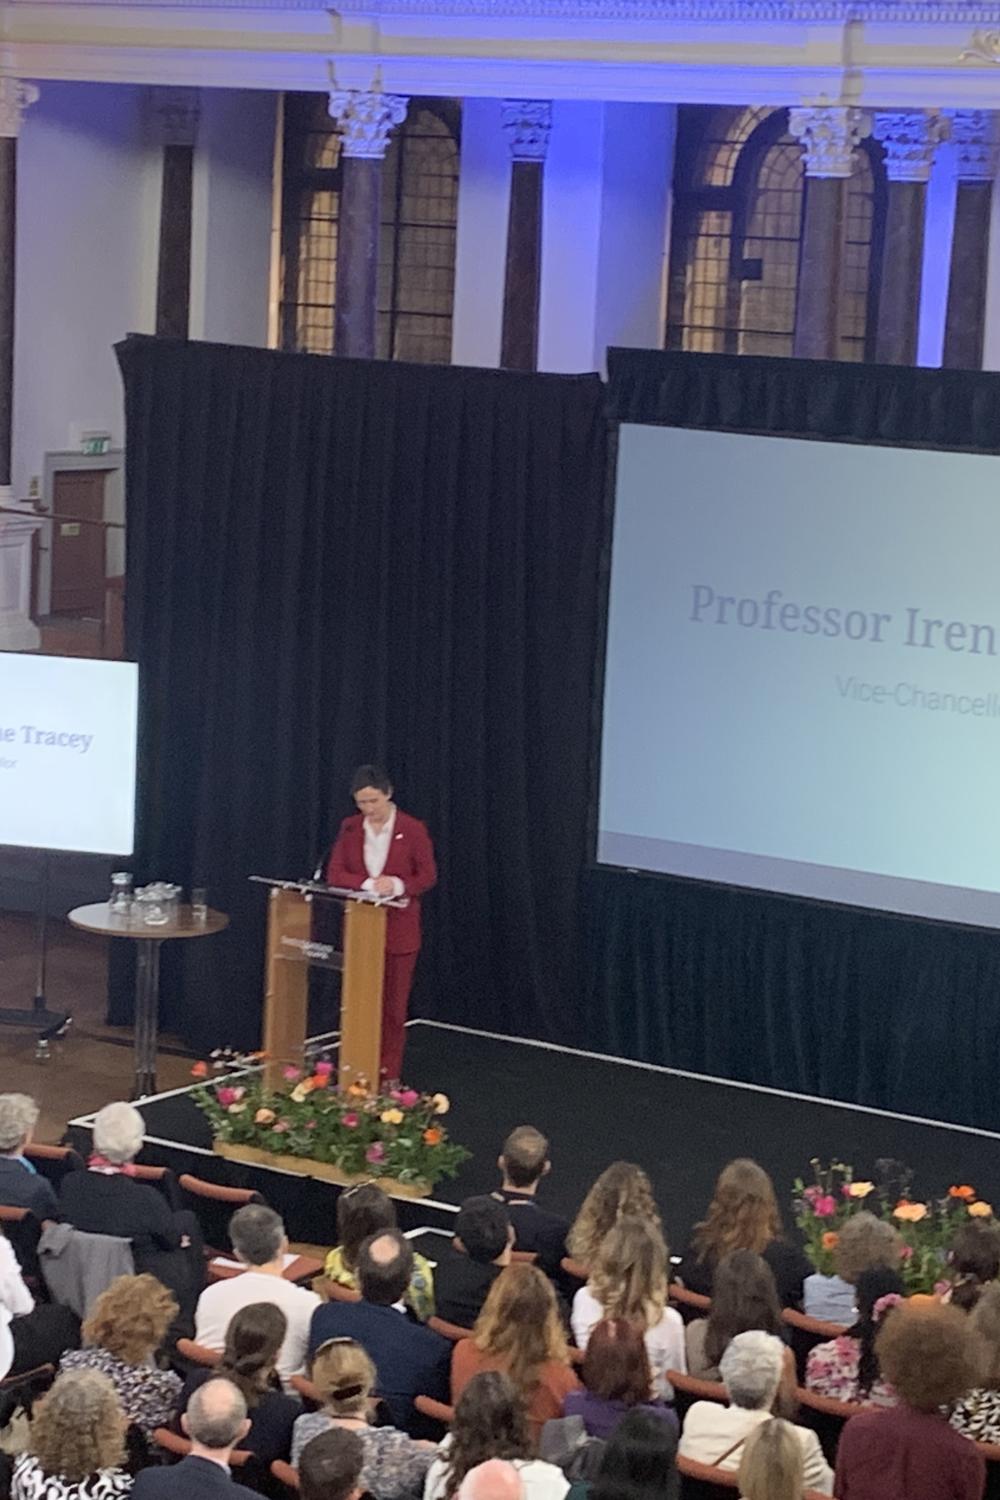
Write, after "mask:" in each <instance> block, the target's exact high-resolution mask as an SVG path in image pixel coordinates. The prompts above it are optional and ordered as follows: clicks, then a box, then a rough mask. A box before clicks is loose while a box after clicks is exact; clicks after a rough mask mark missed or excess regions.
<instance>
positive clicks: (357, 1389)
mask: <svg viewBox="0 0 1000 1500" xmlns="http://www.w3.org/2000/svg"><path fill="white" fill-rule="evenodd" d="M312 1382H313V1385H314V1386H316V1388H317V1390H318V1391H319V1394H320V1396H321V1397H322V1400H323V1404H324V1405H325V1407H326V1409H327V1411H328V1412H329V1413H330V1415H331V1417H364V1416H366V1415H367V1412H368V1397H369V1396H370V1395H371V1391H372V1387H373V1386H374V1384H375V1366H374V1365H373V1364H372V1362H371V1359H370V1358H369V1356H368V1353H367V1352H366V1350H364V1349H363V1348H362V1347H361V1345H360V1344H358V1343H355V1341H354V1339H344V1338H339V1339H327V1341H326V1343H325V1344H320V1346H319V1348H318V1349H317V1350H316V1351H315V1353H314V1354H313V1357H312Z"/></svg>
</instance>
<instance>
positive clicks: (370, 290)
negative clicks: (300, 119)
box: [330, 89, 409, 359]
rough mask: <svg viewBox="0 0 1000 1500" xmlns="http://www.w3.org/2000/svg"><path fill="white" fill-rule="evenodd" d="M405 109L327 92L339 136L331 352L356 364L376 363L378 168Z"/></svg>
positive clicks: (376, 96) (385, 100)
mask: <svg viewBox="0 0 1000 1500" xmlns="http://www.w3.org/2000/svg"><path fill="white" fill-rule="evenodd" d="M408 103H409V100H408V99H405V98H402V97H401V96H400V95H398V94H382V93H377V92H373V93H362V92H361V91H360V90H358V89H331V90H330V114H331V115H332V116H333V118H334V119H335V120H336V121H337V128H338V130H339V132H340V146H341V173H342V176H341V185H340V207H339V210H338V214H337V281H336V289H335V293H334V296H335V299H336V300H335V302H334V310H333V349H334V353H335V354H346V355H348V356H350V357H351V358H354V359H374V357H375V311H376V301H377V296H378V240H379V220H380V217H381V208H382V162H383V161H384V160H385V152H386V147H387V146H388V144H389V132H390V131H391V130H392V128H393V126H394V125H399V124H401V122H402V121H403V120H405V119H406V107H407V105H408Z"/></svg>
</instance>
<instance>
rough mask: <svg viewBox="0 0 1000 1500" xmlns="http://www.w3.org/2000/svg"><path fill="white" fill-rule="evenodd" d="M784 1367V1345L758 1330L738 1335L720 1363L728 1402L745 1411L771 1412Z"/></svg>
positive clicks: (771, 1335)
mask: <svg viewBox="0 0 1000 1500" xmlns="http://www.w3.org/2000/svg"><path fill="white" fill-rule="evenodd" d="M784 1367H785V1346H784V1344H783V1343H782V1342H781V1340H780V1339H779V1338H775V1336H774V1334H773V1333H764V1332H762V1331H761V1330H760V1329H759V1328H751V1329H748V1330H747V1332H746V1333H738V1334H737V1335H736V1337H735V1338H734V1339H733V1341H732V1343H731V1344H730V1345H729V1347H728V1349H726V1350H725V1351H724V1353H723V1355H722V1358H721V1360H720V1361H719V1371H720V1373H721V1375H722V1381H723V1384H724V1385H725V1387H726V1390H727V1391H728V1392H729V1399H730V1401H731V1402H732V1404H733V1405H734V1406H742V1407H743V1408H744V1409H745V1410H747V1411H770V1409H771V1407H772V1405H773V1404H774V1398H775V1396H776V1394H777V1391H778V1386H779V1384H780V1383H781V1375H782V1371H783V1370H784Z"/></svg>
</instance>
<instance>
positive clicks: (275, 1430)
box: [178, 1302, 302, 1467]
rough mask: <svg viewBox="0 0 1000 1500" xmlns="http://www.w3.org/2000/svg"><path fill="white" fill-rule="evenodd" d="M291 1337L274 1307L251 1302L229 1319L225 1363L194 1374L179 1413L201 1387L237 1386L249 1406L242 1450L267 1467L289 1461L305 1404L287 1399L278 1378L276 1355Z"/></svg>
mask: <svg viewBox="0 0 1000 1500" xmlns="http://www.w3.org/2000/svg"><path fill="white" fill-rule="evenodd" d="M287 1332H288V1319H287V1318H286V1317H285V1314H284V1313H283V1312H282V1310H281V1308H280V1307H276V1306H275V1304H274V1303H273V1302H250V1303H248V1304H247V1306H246V1307H241V1308H240V1310H239V1312H237V1313H235V1314H234V1315H233V1317H232V1318H231V1319H230V1322H229V1327H228V1328H227V1329H226V1342H225V1345H224V1347H223V1350H222V1359H221V1361H220V1362H219V1364H217V1365H216V1366H215V1367H214V1369H211V1370H209V1369H199V1370H192V1372H191V1374H190V1375H189V1376H188V1378H187V1380H186V1381H185V1383H184V1389H183V1391H182V1392H181V1398H180V1402H179V1405H178V1413H182V1412H184V1411H186V1410H187V1406H188V1402H189V1401H190V1399H191V1397H192V1395H193V1394H194V1392H195V1391H196V1390H197V1389H198V1388H199V1386H202V1385H205V1384H206V1383H207V1382H208V1381H209V1380H214V1379H217V1378H221V1379H223V1380H229V1381H231V1382H232V1383H233V1385H234V1386H235V1387H236V1389H237V1390H238V1391H239V1393H240V1395H241V1396H242V1397H243V1399H244V1401H245V1402H246V1404H247V1418H248V1420H249V1422H250V1431H249V1432H248V1433H247V1435H246V1437H245V1438H244V1439H243V1441H242V1443H241V1444H240V1447H241V1448H246V1449H247V1451H248V1452H250V1453H255V1454H256V1455H257V1457H258V1458H259V1459H260V1461H261V1463H262V1464H264V1465H265V1466H267V1467H270V1465H271V1464H272V1463H273V1462H274V1460H275V1459H276V1458H281V1459H286V1460H287V1458H288V1455H289V1453H290V1452H291V1448H292V1429H293V1427H294V1426H295V1419H296V1418H297V1417H298V1415H299V1413H300V1412H301V1410H302V1405H301V1402H300V1401H298V1399H297V1398H296V1397H294V1396H286V1395H285V1393H284V1392H283V1391H282V1389H281V1377H280V1376H279V1375H278V1369H277V1365H278V1355H279V1354H280V1352H281V1346H282V1344H283V1343H284V1342H285V1334H286V1333H287Z"/></svg>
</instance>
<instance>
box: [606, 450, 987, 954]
mask: <svg viewBox="0 0 1000 1500" xmlns="http://www.w3.org/2000/svg"><path fill="white" fill-rule="evenodd" d="M597 858H598V861H599V862H601V863H604V864H610V865H615V866H621V867H626V868H629V869H638V870H647V871H655V872H661V873H665V874H670V875H680V876H688V877H694V878H697V879H702V880H710V881H717V882H723V883H727V884H733V885H740V886H749V887H753V888H756V889H761V890H768V891H776V892H783V893H787V894H791V895H799V896H807V897H815V898H820V899H824V900H828V901H835V902H842V903H848V904H852V905H860V906H868V907H873V908H878V909H881V910H886V911H892V912H903V913H909V914H913V915H919V916H924V917H932V918H939V919H944V920H949V921H955V922H962V923H969V924H975V925H982V926H996V925H1000V458H998V457H994V456H985V455H979V454H960V453H943V452H929V451H926V450H912V449H901V448H887V447H869V446H861V445H854V444H849V443H836V442H816V441H803V440H800V439H794V438H780V437H757V436H749V435H742V434H731V433H719V432H706V431H700V430H698V431H690V430H685V429H680V428H670V427H653V426H639V425H630V424H623V425H622V426H621V428H620V430H619V446H618V460H617V482H616V494H615V512H614V528H613V540H612V559H611V579H610V593H609V601H608V638H607V652H606V660H605V679H604V704H603V734H602V744H601V774H600V789H599V807H598V833H597Z"/></svg>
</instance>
